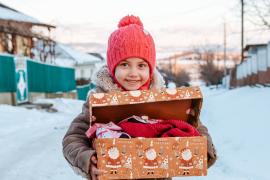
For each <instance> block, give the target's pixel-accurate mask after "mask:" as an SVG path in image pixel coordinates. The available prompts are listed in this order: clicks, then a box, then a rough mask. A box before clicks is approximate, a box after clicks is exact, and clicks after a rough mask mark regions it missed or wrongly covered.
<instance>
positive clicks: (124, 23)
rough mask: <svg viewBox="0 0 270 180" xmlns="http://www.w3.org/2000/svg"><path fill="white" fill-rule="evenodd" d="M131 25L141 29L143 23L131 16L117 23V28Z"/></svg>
mask: <svg viewBox="0 0 270 180" xmlns="http://www.w3.org/2000/svg"><path fill="white" fill-rule="evenodd" d="M131 24H137V25H139V26H141V27H143V23H142V22H141V20H140V18H139V17H137V16H133V15H127V16H125V17H123V18H122V19H121V20H120V22H119V23H118V28H120V27H124V26H128V25H131Z"/></svg>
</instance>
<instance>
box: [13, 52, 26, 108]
mask: <svg viewBox="0 0 270 180" xmlns="http://www.w3.org/2000/svg"><path fill="white" fill-rule="evenodd" d="M15 62H16V87H17V90H16V103H17V104H21V103H25V102H28V100H29V98H28V84H27V66H26V59H25V58H23V57H16V58H15Z"/></svg>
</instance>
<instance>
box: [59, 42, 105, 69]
mask: <svg viewBox="0 0 270 180" xmlns="http://www.w3.org/2000/svg"><path fill="white" fill-rule="evenodd" d="M55 52H56V61H55V62H56V63H57V64H59V65H65V64H66V63H67V64H66V65H67V66H71V65H87V64H95V63H100V62H102V61H101V59H100V58H98V57H95V56H93V55H90V54H87V53H83V52H80V51H78V50H76V49H73V48H71V47H69V46H67V45H64V44H61V43H57V44H56V47H55ZM68 59H69V61H67V60H68ZM63 63H65V64H63Z"/></svg>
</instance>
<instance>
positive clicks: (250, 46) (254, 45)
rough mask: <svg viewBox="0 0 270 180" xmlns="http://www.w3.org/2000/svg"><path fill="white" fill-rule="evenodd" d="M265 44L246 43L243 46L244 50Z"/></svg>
mask: <svg viewBox="0 0 270 180" xmlns="http://www.w3.org/2000/svg"><path fill="white" fill-rule="evenodd" d="M266 46H267V44H248V45H246V47H245V48H244V51H248V50H249V49H250V48H256V47H266Z"/></svg>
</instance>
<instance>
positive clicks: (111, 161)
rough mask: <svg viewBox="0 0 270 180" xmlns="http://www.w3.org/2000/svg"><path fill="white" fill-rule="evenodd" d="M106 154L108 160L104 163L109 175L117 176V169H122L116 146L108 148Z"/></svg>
mask: <svg viewBox="0 0 270 180" xmlns="http://www.w3.org/2000/svg"><path fill="white" fill-rule="evenodd" d="M107 152H108V159H107V161H106V162H107V163H106V167H108V168H110V174H117V171H118V169H119V168H121V167H122V165H121V157H120V152H119V150H118V148H117V147H116V146H112V147H110V148H108V151H107Z"/></svg>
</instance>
